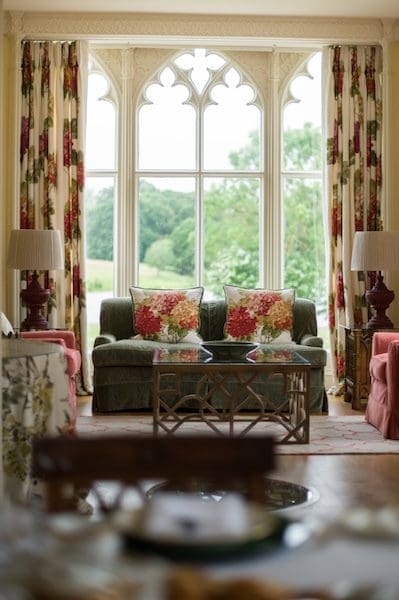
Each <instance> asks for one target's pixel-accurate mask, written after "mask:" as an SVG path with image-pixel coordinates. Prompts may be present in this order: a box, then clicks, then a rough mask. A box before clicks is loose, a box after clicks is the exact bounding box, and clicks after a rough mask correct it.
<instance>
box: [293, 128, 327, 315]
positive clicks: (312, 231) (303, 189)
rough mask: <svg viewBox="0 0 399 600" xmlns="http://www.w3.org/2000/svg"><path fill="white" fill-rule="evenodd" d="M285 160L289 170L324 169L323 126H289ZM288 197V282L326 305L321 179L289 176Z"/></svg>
mask: <svg viewBox="0 0 399 600" xmlns="http://www.w3.org/2000/svg"><path fill="white" fill-rule="evenodd" d="M283 150H284V157H283V164H284V168H285V169H286V170H288V171H289V170H291V171H305V172H306V171H311V170H316V171H317V170H321V160H322V158H321V157H322V153H321V130H320V128H319V127H315V126H314V125H312V124H311V123H305V124H304V127H303V128H300V129H296V128H295V129H288V130H287V131H286V132H285V134H284V145H283ZM284 181H285V185H284V190H283V201H284V221H285V222H284V250H285V252H284V285H285V286H287V287H294V288H295V289H296V293H297V296H301V297H304V298H311V299H312V300H314V301H315V302H316V304H317V305H318V307H322V306H323V307H325V306H326V283H325V232H324V227H323V202H322V189H321V181H320V180H315V179H311V178H306V177H305V178H304V177H296V176H295V175H294V174H293V176H292V177H287V178H285V180H284Z"/></svg>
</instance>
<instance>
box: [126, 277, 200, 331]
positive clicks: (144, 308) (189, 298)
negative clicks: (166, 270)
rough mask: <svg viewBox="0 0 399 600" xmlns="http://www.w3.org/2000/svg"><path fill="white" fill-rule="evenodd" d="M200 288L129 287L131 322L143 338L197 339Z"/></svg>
mask: <svg viewBox="0 0 399 600" xmlns="http://www.w3.org/2000/svg"><path fill="white" fill-rule="evenodd" d="M203 292H204V289H203V288H202V287H196V288H190V289H187V290H155V289H148V288H140V287H131V288H130V294H131V296H132V300H133V325H134V329H135V331H136V332H137V334H138V337H140V338H142V339H144V340H154V341H160V342H171V343H177V342H181V341H193V342H200V341H201V338H200V337H199V335H198V333H197V332H198V329H199V326H200V304H201V299H202V294H203Z"/></svg>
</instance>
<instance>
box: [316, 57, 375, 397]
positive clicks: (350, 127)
mask: <svg viewBox="0 0 399 600" xmlns="http://www.w3.org/2000/svg"><path fill="white" fill-rule="evenodd" d="M381 75H382V48H381V47H379V46H334V47H331V48H329V49H328V57H327V82H326V83H327V106H326V118H327V203H328V207H327V214H328V226H329V245H330V247H329V261H330V264H329V280H328V291H329V298H328V303H329V327H330V336H331V356H332V367H333V373H334V374H335V377H336V382H335V386H334V388H333V389H332V390H331V391H332V392H335V393H341V392H342V387H343V386H342V382H343V377H344V365H345V330H344V328H343V327H342V326H343V325H347V326H354V325H361V324H362V323H365V322H366V321H367V318H368V315H367V307H366V304H365V299H364V293H365V290H366V289H367V288H369V287H370V284H373V279H374V278H375V273H369V274H367V273H363V272H361V273H358V272H352V271H351V257H352V246H353V238H354V234H355V231H365V230H368V231H378V230H381V229H382V222H381V186H382V179H381V173H382V156H381V150H382V81H381Z"/></svg>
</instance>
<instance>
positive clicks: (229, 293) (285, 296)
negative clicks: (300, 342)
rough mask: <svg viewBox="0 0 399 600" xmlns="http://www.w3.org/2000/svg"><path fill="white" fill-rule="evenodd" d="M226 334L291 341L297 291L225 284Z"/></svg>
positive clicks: (253, 339)
mask: <svg viewBox="0 0 399 600" xmlns="http://www.w3.org/2000/svg"><path fill="white" fill-rule="evenodd" d="M224 292H225V296H226V304H227V319H226V325H225V335H226V338H227V340H230V341H237V342H238V341H240V342H243V341H250V342H259V343H263V344H270V343H271V342H290V341H291V342H292V335H291V331H292V326H293V304H294V299H295V290H293V289H284V290H263V289H246V288H239V287H236V286H233V285H225V286H224Z"/></svg>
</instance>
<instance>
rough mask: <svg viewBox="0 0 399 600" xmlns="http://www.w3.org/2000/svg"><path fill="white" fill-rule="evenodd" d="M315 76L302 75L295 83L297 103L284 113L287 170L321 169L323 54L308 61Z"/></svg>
mask: <svg viewBox="0 0 399 600" xmlns="http://www.w3.org/2000/svg"><path fill="white" fill-rule="evenodd" d="M308 70H309V73H310V75H311V77H306V76H303V75H300V76H298V77H296V78H295V79H294V80H293V82H292V84H291V94H292V95H293V97H294V98H296V99H297V100H298V101H297V102H291V103H289V104H288V105H287V106H286V107H285V109H284V112H283V124H284V125H283V128H284V142H283V168H284V170H296V171H302V170H306V171H309V170H312V171H313V170H320V169H321V53H318V54H316V55H315V56H314V57H313V58H312V59H311V60H310V61H309V62H308Z"/></svg>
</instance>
